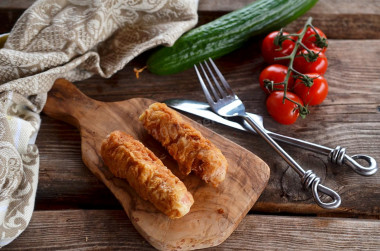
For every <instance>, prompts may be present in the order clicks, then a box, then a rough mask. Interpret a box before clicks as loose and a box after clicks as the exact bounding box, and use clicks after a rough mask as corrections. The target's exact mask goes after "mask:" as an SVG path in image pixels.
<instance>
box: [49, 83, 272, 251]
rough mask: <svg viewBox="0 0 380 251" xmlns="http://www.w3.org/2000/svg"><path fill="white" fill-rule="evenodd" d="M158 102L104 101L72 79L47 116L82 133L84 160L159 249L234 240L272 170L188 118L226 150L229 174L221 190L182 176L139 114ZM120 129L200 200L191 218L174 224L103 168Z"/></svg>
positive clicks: (57, 92)
mask: <svg viewBox="0 0 380 251" xmlns="http://www.w3.org/2000/svg"><path fill="white" fill-rule="evenodd" d="M154 102H155V101H153V100H151V99H144V98H133V99H128V100H124V101H120V102H100V101H96V100H93V99H90V98H88V97H87V96H85V95H84V94H83V93H81V92H80V91H79V90H78V89H77V88H76V87H75V86H74V84H72V83H70V82H69V81H67V80H65V79H58V80H57V81H56V82H55V84H54V86H53V87H52V89H51V90H50V92H49V94H48V98H47V102H46V105H45V107H44V110H43V112H44V113H45V114H46V115H48V116H49V117H52V118H55V119H59V120H63V121H65V122H68V123H70V124H72V125H74V126H76V127H77V128H78V129H79V131H80V135H81V145H82V147H81V148H82V149H81V150H82V159H83V162H84V163H85V165H86V166H87V167H88V168H89V169H90V171H91V172H92V173H93V174H94V175H95V176H96V177H98V178H99V179H100V180H101V181H103V183H104V184H105V185H106V186H107V187H108V188H109V189H110V191H111V192H112V193H113V194H114V195H115V197H116V198H117V199H118V200H119V201H120V203H121V204H122V206H123V208H124V210H125V212H126V213H127V215H128V217H129V219H130V220H131V221H132V223H133V225H134V226H135V227H136V229H138V231H139V233H140V234H141V235H142V236H144V238H145V239H146V240H148V241H149V243H151V244H152V245H153V246H154V247H156V248H158V249H160V250H168V249H170V250H174V249H184V250H188V249H199V248H206V247H213V246H216V245H218V244H220V243H222V242H223V241H224V240H225V239H227V238H228V237H229V236H230V234H231V233H232V232H233V231H234V230H235V228H236V227H237V225H238V224H239V223H240V221H241V220H242V219H243V218H244V217H245V215H246V214H247V213H248V211H249V210H250V209H251V208H252V206H253V204H254V203H255V202H256V200H257V199H258V197H259V196H260V194H261V193H262V191H263V190H264V188H265V186H266V184H267V182H268V180H269V167H268V166H267V164H266V163H265V162H264V161H262V160H261V159H260V158H258V157H257V156H256V155H254V154H253V153H251V152H249V151H247V150H245V149H244V148H242V147H241V146H239V145H236V144H235V143H233V142H232V141H230V140H228V139H226V138H224V137H221V136H220V135H218V134H215V133H214V132H213V131H211V130H209V129H207V128H205V127H203V126H202V125H200V124H197V123H194V122H193V121H191V120H188V121H189V123H191V124H192V126H193V127H194V128H196V129H197V130H199V131H200V132H201V133H202V135H203V136H205V137H206V138H207V139H209V140H210V141H211V142H213V143H214V144H215V145H217V146H218V148H219V149H220V150H221V151H222V152H223V154H224V156H225V157H226V159H227V162H228V175H227V176H226V179H225V180H224V181H223V182H222V183H221V184H220V185H219V186H218V187H217V188H215V187H213V186H211V185H210V184H206V183H205V182H202V181H201V180H200V179H199V178H198V177H196V176H195V175H189V176H186V177H185V176H184V175H181V174H180V173H179V171H178V164H177V162H176V161H174V160H173V159H172V158H171V157H170V155H169V154H168V153H167V152H166V151H165V149H164V148H163V147H162V146H161V144H160V143H159V142H157V141H156V140H154V139H153V138H152V137H151V136H150V135H149V134H148V133H147V131H146V130H145V129H144V127H143V126H142V124H141V123H140V121H139V116H140V114H142V113H143V112H144V111H145V110H146V109H147V108H148V107H149V105H150V104H152V103H154ZM115 130H121V131H124V132H126V133H128V134H129V135H132V136H133V137H134V138H135V139H138V140H139V141H141V142H142V143H143V144H144V145H145V146H147V147H148V148H149V149H150V150H151V151H152V152H154V153H155V155H156V156H159V158H160V159H162V162H163V163H164V165H165V166H166V167H168V168H169V169H170V170H171V171H172V172H173V173H174V174H175V175H177V176H178V177H180V178H181V180H182V181H183V182H184V183H185V185H186V187H187V188H188V190H189V192H190V193H191V194H192V195H193V196H194V201H195V202H194V205H193V206H192V207H191V209H190V212H189V213H188V214H186V215H185V216H183V217H182V218H180V219H175V220H170V219H169V218H168V217H167V216H166V215H164V214H162V213H160V212H159V211H158V210H156V209H155V208H154V206H152V205H151V204H150V203H149V202H147V201H144V200H143V199H141V198H140V196H138V195H137V194H136V192H135V191H133V189H132V188H131V187H130V186H129V185H128V182H127V181H126V180H122V179H118V178H117V177H115V176H114V175H112V173H111V172H110V171H109V169H108V168H107V167H106V166H104V164H103V162H102V161H101V159H102V157H101V155H100V148H101V144H102V142H103V140H104V139H105V138H106V137H107V135H109V134H110V133H111V132H113V131H115ZM205 229H207V231H206V232H205Z"/></svg>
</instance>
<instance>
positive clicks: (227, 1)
mask: <svg viewBox="0 0 380 251" xmlns="http://www.w3.org/2000/svg"><path fill="white" fill-rule="evenodd" d="M34 2H35V0H2V1H0V23H1V24H3V25H1V26H0V33H5V32H9V31H10V30H11V28H12V26H13V24H14V23H15V22H16V21H17V19H18V17H19V16H20V15H21V14H22V13H23V10H25V9H26V8H28V7H29V6H30V5H32V4H33V3H34ZM251 2H253V0H218V1H215V0H200V1H199V8H198V11H199V13H200V14H199V24H203V23H206V22H209V21H211V20H213V19H215V18H217V17H219V16H221V15H223V14H225V13H227V12H230V11H233V10H236V9H238V8H241V7H244V6H246V5H247V4H249V3H251ZM308 16H312V17H313V18H314V21H313V24H314V25H315V26H317V27H319V28H321V29H322V30H323V31H324V33H325V34H326V35H327V37H328V38H334V39H343V38H345V39H380V32H379V30H380V0H365V1H362V0H350V1H347V0H319V1H318V3H317V4H316V5H315V6H314V7H313V8H312V9H311V10H310V11H309V12H307V13H306V14H305V15H304V16H303V17H301V18H299V19H298V20H296V21H294V22H293V23H291V24H290V25H289V26H288V27H287V29H289V30H290V31H298V30H299V29H300V27H302V26H303V24H304V23H305V21H306V19H307V17H308Z"/></svg>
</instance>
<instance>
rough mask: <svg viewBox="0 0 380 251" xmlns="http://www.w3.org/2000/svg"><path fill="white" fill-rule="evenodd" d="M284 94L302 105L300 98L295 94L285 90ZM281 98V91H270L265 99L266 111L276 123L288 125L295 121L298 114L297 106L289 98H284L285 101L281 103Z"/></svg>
mask: <svg viewBox="0 0 380 251" xmlns="http://www.w3.org/2000/svg"><path fill="white" fill-rule="evenodd" d="M286 96H287V97H288V98H289V99H291V100H293V101H295V102H297V103H299V104H300V105H303V103H302V100H301V99H300V98H299V97H298V96H297V95H296V94H294V93H292V92H287V93H286ZM283 98H284V92H283V91H274V92H272V93H271V94H270V95H269V97H268V99H267V101H266V106H267V111H268V113H269V114H270V115H271V116H272V118H273V119H274V120H275V121H277V122H278V123H281V124H284V125H290V124H293V123H294V122H296V120H297V118H298V116H299V110H298V106H297V105H296V104H294V103H293V102H291V101H289V100H285V103H282V101H283Z"/></svg>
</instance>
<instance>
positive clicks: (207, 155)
mask: <svg viewBox="0 0 380 251" xmlns="http://www.w3.org/2000/svg"><path fill="white" fill-rule="evenodd" d="M140 121H141V122H142V123H143V125H144V127H145V129H146V130H147V131H148V133H149V134H151V135H152V136H153V137H154V138H155V139H156V140H158V141H160V142H161V144H162V145H163V146H164V147H165V148H166V149H167V150H168V152H169V154H170V155H171V156H172V157H173V158H174V159H175V160H176V161H177V162H178V164H179V168H180V171H181V172H182V173H183V174H185V175H188V174H189V173H190V172H191V171H193V172H194V173H195V174H196V175H198V176H199V177H200V178H201V179H203V180H204V181H205V182H206V183H208V182H210V183H211V184H212V185H213V186H215V187H216V186H218V185H219V183H220V182H222V181H223V180H224V178H225V176H226V172H227V166H228V164H227V160H226V158H225V157H224V156H223V154H222V152H221V151H220V150H219V149H218V148H217V147H216V146H214V145H213V144H212V143H211V142H210V141H209V140H208V139H206V138H204V137H203V136H202V134H201V133H200V132H199V131H198V130H196V129H195V128H193V127H192V126H191V125H190V124H189V123H187V122H185V121H184V120H183V118H182V117H181V115H180V114H179V113H177V112H176V111H174V110H172V109H170V108H169V107H167V106H166V104H162V103H154V104H152V105H151V106H149V108H148V109H147V110H145V111H144V113H143V114H141V116H140Z"/></svg>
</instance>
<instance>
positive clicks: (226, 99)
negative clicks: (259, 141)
mask: <svg viewBox="0 0 380 251" xmlns="http://www.w3.org/2000/svg"><path fill="white" fill-rule="evenodd" d="M209 63H210V64H211V67H212V69H213V70H211V68H210V66H209V64H208V63H207V61H204V62H203V63H199V68H200V69H201V70H199V69H198V67H197V66H196V65H194V68H195V71H196V73H197V75H198V78H199V82H200V83H201V86H202V89H203V92H204V94H205V96H206V99H207V102H208V103H209V105H210V107H211V109H212V110H213V111H214V112H215V113H217V114H218V115H220V116H222V117H240V118H243V119H244V120H245V121H246V122H247V123H248V124H249V125H250V126H251V127H252V128H253V129H254V130H255V131H256V132H257V134H258V135H260V136H261V137H263V138H264V140H265V141H266V142H267V143H268V144H269V145H270V146H271V147H272V148H273V149H274V150H275V151H276V152H277V153H278V154H279V155H280V156H281V157H282V158H283V159H284V160H285V161H286V162H287V163H288V164H289V165H290V166H291V167H292V168H293V169H294V170H295V171H296V172H297V174H298V175H299V176H300V178H301V183H302V185H303V187H304V188H305V189H307V188H311V190H312V194H313V197H314V200H315V202H316V203H317V204H318V205H319V206H320V207H322V208H326V209H333V208H337V207H339V205H340V203H341V198H340V196H339V194H338V193H337V192H335V191H334V190H332V189H331V188H328V187H326V186H324V185H322V184H320V181H321V179H320V178H319V177H318V176H317V175H316V174H315V173H314V172H313V171H312V170H308V171H305V170H304V169H303V168H302V167H301V166H300V165H299V164H298V163H297V162H296V161H295V160H294V159H293V158H292V157H291V156H290V155H289V154H288V153H287V152H285V151H284V149H282V148H281V146H279V145H278V144H277V142H276V141H274V140H273V139H272V138H271V137H270V136H269V135H268V133H267V132H266V130H265V129H264V128H263V127H261V126H260V124H258V123H257V122H256V121H255V120H254V119H252V118H251V117H250V116H249V115H247V113H246V112H245V106H244V104H243V102H242V101H241V100H240V99H239V98H238V96H236V94H235V93H234V92H233V91H232V89H231V87H230V85H229V84H228V82H227V81H226V80H225V78H224V77H223V75H222V73H221V72H220V71H219V69H218V68H217V67H216V65H215V63H214V62H213V61H212V59H209ZM207 72H208V74H207ZM214 72H215V73H216V74H217V75H218V77H219V80H220V81H218V80H217V78H216V76H215V74H214ZM201 73H202V74H201ZM202 75H203V77H202ZM208 75H210V76H211V78H212V80H213V83H214V85H215V87H216V89H217V90H218V91H217V90H216V89H215V87H214V85H213V84H212V82H211V80H210V78H209V76H208ZM203 78H205V79H206V82H207V84H206V83H205V81H204V80H203ZM219 82H221V84H220V83H219ZM209 89H210V90H211V92H210V91H209ZM319 193H321V194H325V195H327V196H329V197H330V198H331V199H332V201H331V202H323V201H322V200H321V198H320V196H319Z"/></svg>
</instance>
